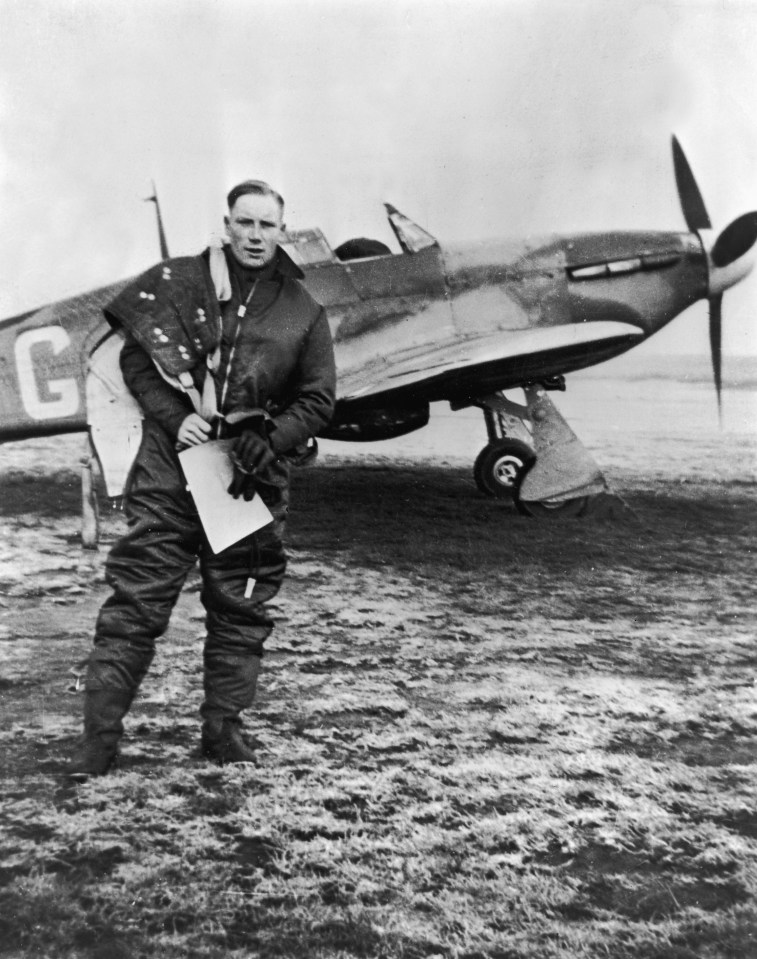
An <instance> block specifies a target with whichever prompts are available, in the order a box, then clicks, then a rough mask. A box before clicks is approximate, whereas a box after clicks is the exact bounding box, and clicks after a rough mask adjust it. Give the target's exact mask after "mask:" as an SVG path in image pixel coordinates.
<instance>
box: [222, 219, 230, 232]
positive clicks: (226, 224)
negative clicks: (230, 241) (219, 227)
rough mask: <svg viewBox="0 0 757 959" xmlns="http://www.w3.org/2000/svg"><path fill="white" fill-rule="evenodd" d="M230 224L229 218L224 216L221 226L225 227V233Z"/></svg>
mask: <svg viewBox="0 0 757 959" xmlns="http://www.w3.org/2000/svg"><path fill="white" fill-rule="evenodd" d="M230 223H231V221H230V220H229V218H228V217H227V216H225V217H224V218H223V225H224V226H225V227H226V232H227V233H228V232H229V224H230Z"/></svg>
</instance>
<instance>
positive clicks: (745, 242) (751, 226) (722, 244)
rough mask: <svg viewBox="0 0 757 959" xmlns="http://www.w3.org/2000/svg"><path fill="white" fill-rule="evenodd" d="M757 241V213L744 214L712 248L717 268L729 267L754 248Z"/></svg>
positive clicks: (722, 234) (721, 235)
mask: <svg viewBox="0 0 757 959" xmlns="http://www.w3.org/2000/svg"><path fill="white" fill-rule="evenodd" d="M755 240H757V213H744V214H743V216H740V217H738V219H736V220H734V221H733V223H729V224H728V226H727V227H726V228H725V229H724V230H723V232H722V233H721V234H720V236H719V237H718V238H717V240H715V245H714V246H713V248H712V252H711V254H710V255H711V256H712V262H713V263H714V264H715V266H728V264H729V263H733V261H734V260H738V258H739V257H740V256H743V255H744V254H745V253H746V252H747V251H748V250H750V249H751V248H752V246H753V245H754V242H755Z"/></svg>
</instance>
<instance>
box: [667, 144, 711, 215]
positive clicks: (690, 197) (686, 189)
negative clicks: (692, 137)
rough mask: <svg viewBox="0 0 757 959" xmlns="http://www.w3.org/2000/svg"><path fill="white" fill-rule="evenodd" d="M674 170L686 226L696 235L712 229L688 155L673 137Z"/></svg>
mask: <svg viewBox="0 0 757 959" xmlns="http://www.w3.org/2000/svg"><path fill="white" fill-rule="evenodd" d="M673 169H674V170H675V175H676V186H677V187H678V197H679V199H680V201H681V209H682V210H683V217H684V219H685V220H686V226H687V227H688V228H689V230H690V231H691V232H692V233H696V231H697V230H709V229H711V228H712V224H711V223H710V218H709V216H708V215H707V208H706V207H705V205H704V200H703V199H702V194H701V193H700V192H699V187H698V186H697V181H696V180H695V179H694V174H693V173H692V172H691V167H690V166H689V161H688V160H687V159H686V155H685V153H684V152H683V150H682V148H681V144H680V143H679V142H678V140H677V139H676V137H673Z"/></svg>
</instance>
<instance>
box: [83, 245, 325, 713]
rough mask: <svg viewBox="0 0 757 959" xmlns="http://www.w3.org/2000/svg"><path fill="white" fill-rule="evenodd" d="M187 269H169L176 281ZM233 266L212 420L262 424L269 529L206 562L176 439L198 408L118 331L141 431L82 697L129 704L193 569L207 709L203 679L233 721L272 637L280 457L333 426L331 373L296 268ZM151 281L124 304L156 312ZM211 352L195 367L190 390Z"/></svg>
mask: <svg viewBox="0 0 757 959" xmlns="http://www.w3.org/2000/svg"><path fill="white" fill-rule="evenodd" d="M186 259H187V258H184V259H183V260H182V261H181V262H180V263H178V264H177V267H176V268H175V269H174V273H173V275H174V276H175V275H176V274H177V273H178V272H179V271H180V269H181V268H182V267H183V266H184V265H186V264H185V261H186ZM193 259H195V260H197V261H201V262H200V263H199V264H197V265H196V268H198V269H200V270H204V269H206V266H205V263H206V261H203V258H202V257H198V258H193ZM229 260H231V258H230V257H229ZM172 262H173V261H170V260H169V261H166V263H165V264H162V265H161V267H160V269H161V270H162V274H155V275H156V276H158V279H159V280H160V279H161V278H162V279H165V277H166V276H167V275H168V276H169V277H170V276H171V264H172ZM229 266H230V274H231V281H232V282H231V297H230V299H229V300H228V301H227V302H225V303H223V304H221V310H220V318H219V319H220V326H219V337H218V343H217V346H218V355H220V359H221V363H220V370H219V374H218V376H217V383H216V387H217V400H218V408H219V409H220V410H221V412H222V413H223V414H229V413H235V412H236V413H240V412H241V413H242V414H244V412H245V411H249V410H258V411H263V412H264V413H265V414H266V417H267V421H268V424H269V431H270V434H269V435H270V439H269V442H270V445H271V448H272V450H273V452H274V453H275V454H277V458H276V460H275V461H274V462H273V463H272V464H271V466H270V467H268V469H267V470H266V471H265V474H264V475H263V476H261V477H260V478H259V479H260V482H259V485H258V491H259V493H260V494H261V496H262V498H263V499H264V501H265V502H266V505H267V506H268V508H269V509H270V510H271V513H272V514H273V516H274V522H273V523H271V524H269V525H268V526H266V527H264V528H263V529H262V530H259V531H258V532H257V533H255V534H253V536H251V537H247V538H245V539H244V540H242V541H240V542H239V543H237V544H235V545H233V546H231V547H229V549H227V550H224V551H222V552H221V553H218V554H214V553H213V552H212V550H211V549H210V547H209V545H208V543H207V540H206V538H205V535H204V533H203V531H202V527H201V525H200V523H199V519H198V516H197V512H196V509H195V507H194V503H193V501H192V498H191V495H190V494H189V493H188V491H187V490H186V481H185V479H184V476H183V473H182V471H181V467H180V464H179V460H178V456H177V453H176V449H175V445H176V433H177V431H178V429H179V426H180V425H181V423H182V422H183V420H184V418H185V417H186V416H187V415H188V414H189V413H191V412H192V406H191V404H190V402H189V400H188V398H187V396H186V395H185V394H183V393H181V392H179V391H177V390H176V389H174V387H173V386H171V385H169V383H168V382H166V380H165V378H164V377H163V376H162V375H161V374H160V373H159V372H158V371H157V370H156V368H155V365H154V362H153V358H151V357H150V355H149V354H148V351H147V349H146V346H147V345H149V344H146V343H145V341H144V337H142V338H141V342H140V338H138V337H137V336H136V335H134V332H135V331H134V330H133V329H130V328H129V325H128V323H125V324H124V325H125V326H126V329H127V331H128V333H129V335H128V336H127V340H126V343H125V345H124V348H123V350H122V360H121V366H122V370H123V373H124V379H125V381H126V383H127V385H128V386H129V388H130V390H131V391H132V393H133V394H134V395H135V396H136V397H137V399H138V401H139V402H140V404H141V406H142V408H143V410H144V412H145V420H144V421H143V437H142V444H141V447H140V451H139V454H138V456H137V459H136V462H135V466H134V470H133V474H132V478H131V482H130V487H129V492H128V494H127V496H126V498H125V501H124V510H125V513H126V519H127V524H128V530H127V532H126V534H125V535H124V536H123V537H122V538H121V539H120V540H119V541H118V542H117V543H116V544H115V546H114V547H113V549H112V550H111V553H110V556H109V558H108V561H107V564H106V578H107V581H108V583H109V584H110V586H111V588H112V595H111V596H110V597H109V598H108V599H107V600H106V601H105V603H104V605H103V607H102V609H101V611H100V614H99V617H98V620H97V625H96V629H95V642H94V648H93V651H92V653H91V656H90V660H89V665H88V671H87V680H86V682H87V688H88V689H120V690H123V691H129V692H130V693H131V694H132V695H133V693H134V691H135V690H136V689H137V687H138V686H139V683H140V682H141V680H142V678H143V677H144V675H145V673H146V672H147V669H148V668H149V665H150V662H151V661H152V658H153V655H154V650H155V642H156V640H157V638H158V637H159V636H160V635H161V634H162V633H163V632H164V631H165V629H166V628H167V626H168V621H169V618H170V615H171V611H172V610H173V607H174V605H175V603H176V601H177V599H178V597H179V594H180V592H181V589H182V586H183V584H184V582H185V580H186V577H187V575H188V573H189V571H190V570H191V569H192V567H193V565H194V563H195V561H196V559H197V558H198V557H199V561H200V571H201V574H202V581H203V587H202V592H201V600H202V603H203V605H204V607H205V611H206V628H207V636H206V642H205V651H204V664H205V674H206V699H207V689H208V679H209V677H210V679H211V680H212V682H211V685H213V684H215V686H216V687H218V686H219V685H220V686H222V687H223V691H224V696H225V697H226V698H227V699H228V701H229V707H230V711H231V712H235V711H236V712H238V711H239V710H241V709H244V708H245V707H246V706H248V705H250V701H249V700H250V697H251V692H250V689H249V683H246V682H245V679H244V674H245V664H246V663H248V662H249V660H250V658H251V657H259V656H260V655H262V652H263V643H264V641H265V639H266V638H267V637H268V635H269V634H270V632H271V629H272V626H273V623H272V620H271V618H270V615H269V614H268V612H267V611H266V608H265V604H266V603H267V602H268V601H270V600H271V599H272V598H273V597H274V596H275V595H276V593H277V592H278V590H279V588H280V585H281V582H282V579H283V576H284V571H285V568H286V555H285V551H284V547H283V542H282V536H283V531H284V524H285V519H286V513H287V509H288V486H289V463H288V460H287V453H290V452H291V451H292V449H293V448H294V447H295V446H297V445H298V444H300V443H302V442H303V441H304V440H305V439H306V438H307V437H308V436H309V435H314V434H316V433H317V432H318V431H319V430H320V429H321V428H323V426H324V425H325V424H326V423H327V422H328V420H329V418H330V416H331V413H332V411H333V405H334V394H335V372H334V360H333V348H332V346H331V336H330V333H329V330H328V324H327V321H326V317H325V312H324V311H323V309H322V307H320V306H319V304H317V303H315V301H313V300H312V298H310V296H309V294H307V292H306V291H305V290H304V288H303V287H302V286H301V284H299V282H297V279H296V275H293V273H292V270H296V269H297V268H296V267H294V266H293V264H291V262H290V261H288V260H287V258H286V257H285V254H283V253H282V252H280V253H279V257H278V261H277V265H276V268H275V270H274V272H273V273H272V274H267V275H263V276H262V277H259V276H255V277H254V278H251V277H247V276H245V275H243V271H240V270H239V269H238V267H237V265H235V264H234V263H233V262H230V263H229ZM192 268H193V269H194V268H195V265H193V267H192ZM156 269H157V268H156ZM153 272H154V271H153ZM240 274H241V275H240ZM150 281H151V277H144V278H140V280H139V281H136V285H135V287H134V290H132V291H131V293H130V294H129V292H128V290H127V295H131V297H132V302H135V297H137V296H140V297H141V298H142V299H143V300H145V301H146V304H145V305H146V306H147V307H148V308H149V306H150V304H151V303H152V302H154V300H155V295H154V294H153V300H150V299H149V296H150V293H149V291H150V290H153V289H159V288H157V287H155V286H150ZM155 282H157V281H155ZM146 291H147V292H146ZM251 291H252V292H251ZM245 300H247V302H248V305H249V307H250V309H249V314H248V315H247V316H246V317H245V318H244V319H241V320H240V318H239V306H240V304H241V303H243V302H245ZM205 307H207V313H208V315H209V316H210V315H212V314H211V312H210V311H211V309H212V304H210V303H207V302H206V303H205ZM205 307H202V309H204V308H205ZM193 309H194V302H193ZM125 312H126V311H124V310H121V309H120V307H119V303H118V302H117V301H116V302H115V303H114V304H113V305H112V307H111V316H110V317H109V318H111V319H113V318H115V320H116V321H117V322H118V321H121V320H122V318H124V316H125ZM126 319H127V320H128V317H126ZM155 322H156V323H157V322H159V323H160V324H161V325H160V326H155V325H154V324H153V327H152V328H151V332H152V330H154V329H158V330H161V331H162V330H164V329H166V328H167V326H168V324H167V323H165V322H163V320H156V321H155ZM145 328H146V327H145V325H144V324H143V327H142V329H145ZM162 335H164V334H162ZM171 345H173V344H171ZM211 345H212V343H211ZM185 351H186V348H185ZM208 351H209V350H208V349H206V350H205V353H204V354H201V355H200V356H199V357H198V358H197V359H198V361H197V363H196V364H195V365H194V366H193V367H192V368H191V372H192V375H193V376H194V377H195V379H196V381H197V382H199V380H200V378H201V377H202V375H203V374H204V368H203V363H204V360H205V356H206V354H207V352H208ZM243 426H244V421H242V422H241V424H240V425H239V426H236V427H229V426H227V425H226V424H225V423H224V424H223V432H222V434H221V435H225V436H231V437H233V436H234V435H235V432H236V433H238V432H239V431H240V430H241V429H242V428H243ZM253 581H254V586H253V587H252V590H251V591H250V585H251V583H252V582H253Z"/></svg>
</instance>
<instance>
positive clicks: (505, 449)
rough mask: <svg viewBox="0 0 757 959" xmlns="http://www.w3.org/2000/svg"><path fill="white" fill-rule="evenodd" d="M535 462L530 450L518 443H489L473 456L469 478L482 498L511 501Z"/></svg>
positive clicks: (508, 440) (500, 441)
mask: <svg viewBox="0 0 757 959" xmlns="http://www.w3.org/2000/svg"><path fill="white" fill-rule="evenodd" d="M535 461H536V455H535V453H534V451H533V450H532V449H531V447H530V446H528V445H527V444H526V443H522V442H521V441H520V440H510V439H502V440H497V442H496V443H489V445H488V446H485V447H484V448H483V449H482V450H481V452H480V453H479V454H478V456H477V457H476V462H475V464H474V466H473V478H474V480H475V481H476V486H477V487H478V488H479V490H480V491H481V492H482V493H484V495H486V496H494V497H495V498H496V499H513V498H514V497H515V495H516V492H517V489H518V486H519V485H520V482H521V480H522V479H523V477H524V476H525V475H526V473H527V472H528V471H529V469H531V467H532V466H533V464H534V462H535Z"/></svg>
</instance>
